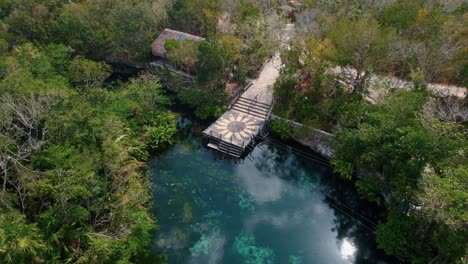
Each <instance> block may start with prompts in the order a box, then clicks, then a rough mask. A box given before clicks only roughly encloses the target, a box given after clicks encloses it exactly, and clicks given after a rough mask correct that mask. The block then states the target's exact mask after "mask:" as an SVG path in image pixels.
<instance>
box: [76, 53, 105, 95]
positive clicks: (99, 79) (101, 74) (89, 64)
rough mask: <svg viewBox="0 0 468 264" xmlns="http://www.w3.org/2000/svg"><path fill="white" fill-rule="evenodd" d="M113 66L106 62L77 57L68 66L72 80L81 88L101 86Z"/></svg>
mask: <svg viewBox="0 0 468 264" xmlns="http://www.w3.org/2000/svg"><path fill="white" fill-rule="evenodd" d="M110 71H111V67H110V66H109V65H108V64H106V63H105V62H94V61H92V60H88V59H85V58H83V57H76V58H75V59H74V60H73V61H72V62H71V63H70V66H69V67H68V75H69V76H70V80H71V82H72V83H73V84H74V85H75V86H76V87H78V88H79V89H86V88H98V87H101V85H102V83H103V82H104V80H106V79H107V78H108V77H109V76H110Z"/></svg>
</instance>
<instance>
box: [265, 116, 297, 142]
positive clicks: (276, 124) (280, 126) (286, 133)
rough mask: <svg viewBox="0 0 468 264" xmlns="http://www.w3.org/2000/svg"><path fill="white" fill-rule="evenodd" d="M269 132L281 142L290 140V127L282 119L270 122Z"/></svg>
mask: <svg viewBox="0 0 468 264" xmlns="http://www.w3.org/2000/svg"><path fill="white" fill-rule="evenodd" d="M269 125H270V127H271V131H272V132H273V133H275V134H276V135H278V136H279V137H280V138H281V139H282V140H288V139H290V138H291V135H292V133H293V129H292V127H291V125H290V124H289V123H288V122H287V121H285V120H282V119H276V120H272V121H271V122H270V124H269Z"/></svg>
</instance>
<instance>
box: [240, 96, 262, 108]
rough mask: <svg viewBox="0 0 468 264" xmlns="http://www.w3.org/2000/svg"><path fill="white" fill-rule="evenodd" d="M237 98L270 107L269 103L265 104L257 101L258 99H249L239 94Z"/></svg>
mask: <svg viewBox="0 0 468 264" xmlns="http://www.w3.org/2000/svg"><path fill="white" fill-rule="evenodd" d="M239 100H244V101H247V102H257V104H260V105H264V106H268V107H270V105H269V104H266V103H263V102H259V101H255V100H253V99H250V98H247V97H242V96H241V97H239Z"/></svg>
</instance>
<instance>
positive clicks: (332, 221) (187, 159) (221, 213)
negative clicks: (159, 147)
mask: <svg viewBox="0 0 468 264" xmlns="http://www.w3.org/2000/svg"><path fill="white" fill-rule="evenodd" d="M179 128H180V131H181V133H179V135H178V138H177V143H176V144H175V145H174V146H173V147H172V148H171V149H169V150H168V151H166V152H165V153H163V154H161V155H160V156H158V157H155V158H153V159H152V160H151V161H150V162H149V163H148V165H149V168H150V171H151V173H152V179H153V186H154V188H153V192H154V200H155V207H154V209H153V210H154V211H155V212H156V214H157V217H158V223H159V225H160V227H161V229H160V230H159V231H158V232H157V234H156V236H155V239H154V243H153V252H154V253H162V254H166V255H167V256H168V260H169V263H200V264H201V263H203V264H205V263H227V264H230V263H294V264H296V263H395V262H396V260H394V259H392V258H390V257H388V256H385V255H384V254H383V252H381V251H379V250H378V249H376V245H375V242H374V235H373V233H372V232H371V231H370V230H368V229H367V228H366V227H364V226H363V225H362V224H361V223H360V222H359V221H357V220H356V219H355V218H359V217H365V219H368V220H370V221H372V222H373V223H376V222H378V220H379V214H380V212H381V210H380V209H379V208H377V207H376V206H375V205H372V204H370V203H367V202H366V201H363V200H361V199H359V198H358V196H357V194H356V191H355V189H354V187H353V185H352V184H351V183H349V182H346V181H342V180H340V179H339V178H337V177H335V176H334V175H333V173H332V171H331V168H330V167H329V166H326V165H324V164H323V163H317V162H316V160H314V159H311V158H310V157H309V156H307V155H299V154H298V153H302V152H297V151H295V150H297V149H299V148H300V147H299V146H297V145H294V146H293V147H294V148H291V147H288V146H284V145H280V144H279V143H275V141H266V142H264V143H262V144H260V146H257V147H256V148H255V149H254V151H253V152H252V153H251V158H252V160H247V159H246V160H245V161H244V163H243V164H230V163H226V162H222V161H216V160H214V159H213V155H212V153H211V152H209V151H208V150H207V149H205V148H204V147H203V146H202V142H203V140H202V138H201V136H200V133H199V131H200V130H201V129H199V128H197V126H196V124H195V125H194V124H193V123H192V122H191V121H190V120H187V119H179ZM300 150H301V151H304V153H307V152H306V151H307V150H306V149H300ZM340 206H341V207H340ZM356 212H358V213H356ZM353 214H354V215H353ZM350 216H351V217H350ZM363 219H364V218H362V219H360V221H361V222H364V220H363ZM368 224H369V225H371V224H370V223H368Z"/></svg>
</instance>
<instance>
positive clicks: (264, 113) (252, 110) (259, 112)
mask: <svg viewBox="0 0 468 264" xmlns="http://www.w3.org/2000/svg"><path fill="white" fill-rule="evenodd" d="M234 107H236V108H238V109H244V110H246V111H249V112H253V113H256V114H259V115H267V114H268V111H266V110H263V109H257V108H254V107H250V108H249V107H246V106H244V105H234V106H233V107H232V108H234Z"/></svg>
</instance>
